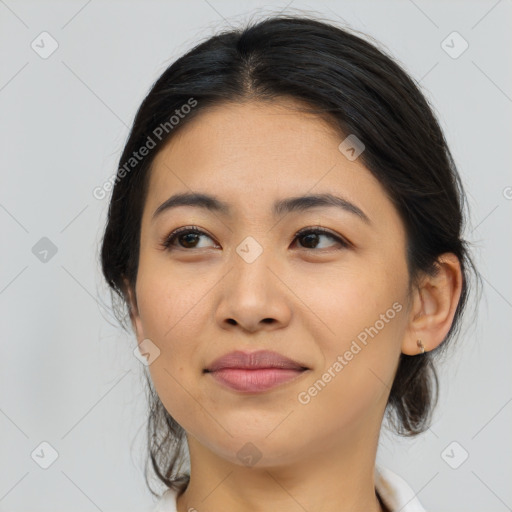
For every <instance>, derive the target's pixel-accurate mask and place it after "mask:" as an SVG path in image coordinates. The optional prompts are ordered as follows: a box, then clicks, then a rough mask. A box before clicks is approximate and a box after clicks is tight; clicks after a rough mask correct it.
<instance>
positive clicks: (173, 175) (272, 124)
mask: <svg viewBox="0 0 512 512" xmlns="http://www.w3.org/2000/svg"><path fill="white" fill-rule="evenodd" d="M302 106H303V105H301V104H294V103H292V102H290V101H289V100H284V101H283V102H282V103H281V102H279V103H270V102H246V103H229V104H222V105H218V106H215V107H213V108H208V109H207V110H204V111H202V112H200V113H199V114H198V115H197V116H196V117H195V118H194V119H191V120H190V122H189V123H187V124H185V125H184V126H183V127H182V128H180V130H178V131H177V132H176V134H175V135H174V136H173V137H172V138H171V139H170V141H169V142H168V143H167V145H166V146H165V147H164V148H163V149H162V150H161V151H160V152H159V154H158V155H157V156H156V158H155V159H154V161H153V165H152V171H151V176H150V186H149V193H148V200H147V205H146V206H147V208H148V209H149V210H151V211H150V213H151V214H152V213H153V212H154V210H155V209H156V208H158V206H159V205H160V204H161V203H162V202H164V201H165V200H166V199H167V198H168V197H169V196H170V195H171V194H174V193H177V192H191V191H194V192H204V193H210V194H213V195H215V196H216V197H221V198H222V199H224V200H225V201H226V202H229V203H230V204H232V205H233V209H232V211H233V212H235V213H236V214H238V215H241V216H243V215H244V214H246V213H248V212H249V211H251V210H252V211H253V212H254V211H262V210H268V213H269V214H270V213H271V208H272V206H273V204H274V202H275V201H276V200H277V199H281V198H284V197H290V196H298V195H305V194H307V193H338V194H341V195H343V197H344V198H346V199H347V200H349V201H351V202H353V203H358V204H359V205H360V206H361V207H362V209H364V211H366V212H367V213H368V215H369V216H370V217H378V216H381V215H382V213H383V212H385V213H387V214H388V215H395V220H397V217H396V212H395V211H394V207H393V206H392V204H391V202H390V201H389V199H388V198H387V195H386V193H385V190H384V189H383V187H382V186H381V185H380V183H379V182H378V181H377V180H376V178H375V177H374V176H373V175H372V174H371V173H370V172H369V171H368V169H367V168H366V167H365V166H364V165H363V163H362V161H361V159H356V160H353V161H351V160H349V159H347V158H346V156H345V155H344V154H343V153H342V152H341V151H340V150H339V148H338V146H339V145H340V143H341V142H342V141H343V140H344V138H345V136H344V135H342V134H341V133H340V131H339V130H337V129H336V128H335V127H334V126H333V124H332V123H329V122H328V121H326V120H325V119H323V118H321V117H319V116H318V115H314V114H310V113H304V112H300V111H297V110H296V109H297V107H299V108H300V107H302ZM290 107H291V108H290ZM363 207H364V208H363ZM388 220H389V219H388Z"/></svg>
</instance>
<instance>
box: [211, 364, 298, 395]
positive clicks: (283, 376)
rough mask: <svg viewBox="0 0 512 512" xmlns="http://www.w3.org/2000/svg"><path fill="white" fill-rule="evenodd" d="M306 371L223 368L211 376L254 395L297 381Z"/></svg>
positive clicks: (232, 387)
mask: <svg viewBox="0 0 512 512" xmlns="http://www.w3.org/2000/svg"><path fill="white" fill-rule="evenodd" d="M304 371H305V370H290V369H279V368H262V369H259V370H244V369H241V368H223V369H221V370H217V371H215V372H209V374H210V375H211V376H212V377H213V378H214V379H216V380H217V381H219V382H220V383H221V384H224V385H226V386H228V387H230V388H231V389H235V390H236V391H244V392H246V393H247V392H249V393H254V392H258V391H267V390H268V389H272V388H274V387H276V386H279V385H280V384H283V383H285V382H289V381H291V380H293V379H296V378H297V377H298V376H299V375H301V374H302V373H304Z"/></svg>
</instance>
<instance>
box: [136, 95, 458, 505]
mask: <svg viewBox="0 0 512 512" xmlns="http://www.w3.org/2000/svg"><path fill="white" fill-rule="evenodd" d="M294 105H295V104H293V103H292V102H291V100H284V99H282V100H281V101H279V104H277V103H270V102H266V103H263V102H246V103H236V104H231V103H230V104H224V105H221V106H217V107H214V108H211V109H209V110H207V111H203V112H202V113H201V114H200V115H199V116H198V117H197V118H195V119H193V120H191V122H190V123H189V124H187V125H184V126H183V128H182V129H181V130H180V131H178V132H177V133H176V134H175V135H174V137H173V138H172V139H171V140H170V141H169V143H168V144H167V145H166V147H165V148H164V149H163V150H162V151H160V153H159V154H158V155H157V156H156V158H155V160H154V163H153V167H152V172H151V178H150V184H149V190H148V196H147V200H146V203H145V207H144V212H143V217H142V226H141V245H140V260H139V269H138V276H137V282H136V287H135V290H131V289H130V290H129V293H130V304H131V308H132V311H131V318H132V323H133V327H134V330H135V332H136V335H137V340H138V342H139V343H140V342H141V341H142V340H144V339H147V338H149V339H150V340H151V341H152V342H153V343H154V344H155V345H156V346H157V347H158V348H159V350H160V355H159V357H157V358H156V359H155V360H154V362H152V364H151V365H150V366H149V370H150V373H151V377H152V379H153V382H154V386H155V389H156V391H157V392H158V394H159V396H160V399H161V400H162V402H163V404H164V406H165V407H166V409H167V410H168V411H169V413H170V414H171V415H172V416H173V417H174V418H175V419H176V420H177V421H178V423H180V425H182V426H183V428H184V429H185V431H186V433H187V440H188V444H189V451H190V460H191V478H190V483H189V485H188V487H187V489H186V490H185V492H183V493H182V494H181V495H180V496H179V497H178V511H179V512H185V511H188V510H189V509H190V508H191V507H193V508H194V509H195V510H197V511H198V512H202V511H208V510H209V511H214V510H223V511H226V512H231V511H233V512H234V511H237V512H238V511H239V510H242V509H243V510H246V511H255V512H256V511H268V510H280V511H282V512H288V511H290V512H292V511H293V512H296V511H302V510H304V509H306V510H317V511H323V512H330V511H332V512H334V511H336V512H339V511H349V510H350V511H355V510H358V511H359V510H361V511H362V510H364V511H367V512H374V511H375V512H376V511H383V510H385V509H383V508H382V507H381V505H380V503H379V501H378V499H377V497H376V494H375V482H374V465H375V458H376V452H377V446H378V439H379V432H380V427H381V422H382V418H383V414H384V411H385V405H386V401H387V398H388V394H389V391H390V387H391V384H392V381H393V377H394V375H395V371H396V368H397V364H398V359H399V356H400V353H401V352H402V353H405V354H409V355H415V354H418V353H419V349H418V347H417V345H416V340H417V339H418V338H419V339H421V340H422V341H423V345H424V347H425V350H427V351H428V350H432V349H434V348H435V347H436V346H438V345H439V344H440V343H441V342H442V341H443V339H444V337H445V336H446V334H447V332H448V330H449V328H450V326H451V324H452V321H453V315H454V313H455V309H456V306H457V303H458V300H459V297H460V291H461V271H460V265H459V262H458V260H457V258H456V257H455V256H454V255H452V254H444V255H442V257H441V258H440V259H439V264H440V265H439V268H440V272H439V274H438V275H437V276H436V277H435V278H434V277H427V276H425V277H424V278H423V279H422V280H421V282H420V283H419V285H418V286H415V287H413V288H412V290H411V291H410V293H409V275H408V272H407V266H406V260H405V254H406V253H405V247H406V245H405V243H406V234H405V230H404V226H403V222H402V221H401V218H400V216H399V214H398V212H397V211H396V210H395V208H394V206H393V205H392V203H391V202H390V200H389V199H388V197H387V195H386V193H385V191H384V189H383V187H382V186H381V185H380V183H379V182H378V181H377V180H376V179H375V178H374V177H373V175H372V174H371V173H370V172H369V171H368V169H366V167H365V166H364V165H363V164H362V162H361V160H360V159H356V160H355V161H350V160H348V159H347V158H346V157H345V155H344V154H343V153H341V152H340V150H339V149H338V145H339V144H340V142H341V141H342V140H343V139H344V137H343V136H341V135H340V134H339V133H338V132H337V131H336V130H335V129H334V128H332V127H331V126H330V125H328V124H327V123H326V122H325V121H323V120H322V119H320V118H319V117H316V116H314V115H310V114H305V113H301V112H298V111H296V110H294V109H292V108H290V107H293V106H294ZM190 191H194V192H205V193H208V194H213V195H215V196H217V197H218V198H219V199H222V200H223V201H226V202H228V203H229V204H230V205H231V206H232V208H233V214H232V215H230V216H224V215H223V214H221V213H218V212H215V213H214V212H210V211H207V210H203V209H200V208H197V207H190V206H181V207H179V208H175V209H172V210H169V211H165V212H163V213H162V214H161V215H159V216H158V217H156V219H155V220H152V219H151V216H152V215H153V212H154V211H155V210H156V209H157V208H158V206H159V205H160V204H161V203H163V202H164V201H165V200H166V199H167V198H168V197H169V196H171V195H172V194H175V193H178V192H190ZM324 192H329V193H332V194H335V195H338V196H342V197H344V198H346V199H348V200H349V201H351V202H352V203H354V204H355V205H357V206H358V207H359V208H360V209H361V210H363V211H364V213H365V214H366V215H367V216H368V217H369V219H370V221H371V224H366V223H364V222H363V221H362V220H360V219H359V218H358V217H357V216H356V215H354V214H351V213H349V212H346V211H343V210H340V209H337V208H332V207H321V208H315V209H312V210H306V211H303V212H291V213H288V214H285V215H282V216H281V217H279V218H274V217H273V216H272V214H271V205H272V204H273V202H274V201H275V200H277V199H283V198H287V197H290V196H298V195H303V194H306V193H324ZM188 225H194V226H197V227H198V228H199V229H201V230H202V231H205V233H206V234H205V235H201V236H200V237H199V238H197V239H190V238H189V239H188V240H189V244H188V245H186V240H185V245H184V244H183V242H184V240H183V237H181V241H182V243H181V244H180V241H179V239H178V240H177V241H175V245H174V247H173V249H172V250H171V251H169V250H166V249H165V248H164V247H163V246H162V240H163V239H165V237H166V236H167V235H169V233H171V231H173V230H175V229H177V228H180V227H183V226H188ZM319 225H320V226H322V227H324V228H326V229H327V230H330V231H332V232H333V233H334V234H337V235H339V236H341V237H344V238H346V239H347V240H348V241H350V243H351V245H350V246H349V247H343V246H341V245H340V244H339V243H338V242H337V241H336V240H334V239H331V238H330V237H329V236H326V235H319V238H318V240H317V242H316V244H317V245H315V242H311V240H310V241H309V243H308V240H305V239H304V237H302V238H297V237H296V233H297V232H298V231H299V230H300V229H302V228H305V227H312V228H314V227H317V226H319ZM247 236H251V237H253V238H254V239H255V240H257V242H258V243H259V244H260V246H261V248H262V250H263V252H262V253H261V254H260V255H259V256H258V257H257V258H256V259H255V261H253V262H252V263H250V264H249V263H247V261H245V260H244V259H243V258H242V257H241V256H240V255H239V254H238V253H237V251H236V248H237V247H238V246H239V244H240V243H241V242H242V241H243V240H244V239H245V238H246V237H247ZM190 240H192V242H191V243H190ZM394 303H399V304H400V305H402V309H401V311H400V312H398V313H396V315H395V316H394V318H393V319H392V320H389V322H387V323H386V324H385V326H384V328H382V329H381V330H379V332H378V334H377V335H375V336H374V337H373V338H369V339H368V343H367V345H366V346H363V348H362V349H361V350H360V351H359V352H358V353H357V355H356V356H354V357H353V359H352V360H351V361H349V362H348V364H347V365H346V366H344V367H343V369H342V371H340V372H338V373H336V376H335V377H334V378H332V379H331V380H330V382H329V383H328V384H327V385H326V386H325V387H324V388H323V389H322V390H321V391H320V392H318V393H317V394H316V396H314V397H312V398H311V400H310V401H309V403H307V404H302V403H300V402H299V400H298V394H299V393H300V392H303V391H307V390H308V388H310V387H311V386H312V385H313V384H314V383H315V382H316V381H318V379H320V378H322V375H323V374H324V373H325V372H326V371H327V369H328V368H329V367H332V365H333V363H334V362H335V361H336V360H337V357H338V356H339V355H340V354H341V355H343V354H344V353H345V352H346V351H347V350H348V349H349V348H350V346H351V343H352V342H353V340H355V339H357V336H358V334H359V333H361V332H362V331H364V329H365V327H368V326H372V325H374V324H375V323H376V321H377V320H378V319H379V318H381V317H380V315H381V314H385V313H386V311H387V310H389V309H390V308H392V305H393V304H394ZM236 349H240V350H247V351H254V350H256V349H269V350H274V351H277V352H279V353H281V354H283V355H285V356H287V357H290V358H292V359H294V360H296V361H299V362H301V363H304V364H305V365H306V366H307V367H308V368H309V370H308V371H307V372H304V373H303V374H301V375H300V376H299V377H298V378H297V379H295V380H293V381H290V382H287V383H285V384H282V385H280V386H278V387H277V388H273V389H271V390H269V391H265V392H263V393H256V394H251V395H249V396H248V395H244V394H242V393H239V392H237V391H233V390H230V389H228V388H225V387H223V386H222V385H221V384H218V383H217V382H216V381H215V380H214V379H213V378H212V377H211V376H209V375H207V374H204V373H203V369H204V368H206V367H207V365H208V364H209V363H211V362H212V361H213V360H214V359H216V358H218V357H219V356H221V355H224V354H226V353H228V352H231V351H232V350H236ZM249 442H250V443H252V445H254V446H255V447H256V448H251V449H250V450H252V453H253V454H255V456H256V454H258V456H260V457H261V458H259V460H257V461H256V463H255V464H253V465H250V466H247V465H245V464H244V463H243V462H242V460H241V459H240V458H239V457H238V456H237V453H238V451H239V450H240V449H241V448H242V447H243V446H244V445H246V443H249ZM246 449H247V447H246Z"/></svg>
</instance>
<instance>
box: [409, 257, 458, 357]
mask: <svg viewBox="0 0 512 512" xmlns="http://www.w3.org/2000/svg"><path fill="white" fill-rule="evenodd" d="M437 267H438V271H437V273H436V275H434V276H431V275H425V276H424V277H423V278H422V280H421V282H420V284H419V285H418V287H417V288H416V290H415V291H414V293H413V298H412V301H413V304H412V307H411V309H410V317H409V325H408V327H407V330H406V333H405V336H404V340H403V343H402V353H404V354H407V355H411V356H412V355H418V354H422V353H423V349H424V351H425V352H429V351H431V350H434V349H435V348H437V347H438V346H439V345H440V344H441V343H442V342H443V341H444V339H445V338H446V335H447V334H448V331H449V330H450V327H451V325H452V323H453V318H454V315H455V311H456V309H457V305H458V303H459V299H460V295H461V291H462V272H461V268H460V262H459V260H458V258H457V257H456V256H455V255H454V254H452V253H445V254H443V255H441V256H440V257H439V258H438V260H437ZM418 340H419V341H418Z"/></svg>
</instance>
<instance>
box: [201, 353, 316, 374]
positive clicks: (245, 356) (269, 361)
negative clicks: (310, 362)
mask: <svg viewBox="0 0 512 512" xmlns="http://www.w3.org/2000/svg"><path fill="white" fill-rule="evenodd" d="M224 368H238V369H239V370H256V369H264V368H280V369H283V370H307V369H308V368H307V367H306V366H304V365H302V364H300V363H298V362H297V361H294V360H293V359H290V358H288V357H285V356H283V355H281V354H278V353H277V352H272V351H269V350H259V351H258V352H251V353H247V352H242V351H239V350H237V351H235V352H230V353H229V354H226V355H224V356H222V357H220V358H218V359H216V360H215V361H213V363H211V364H210V365H209V366H208V367H207V368H206V369H205V372H216V371H218V370H221V369H224Z"/></svg>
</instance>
